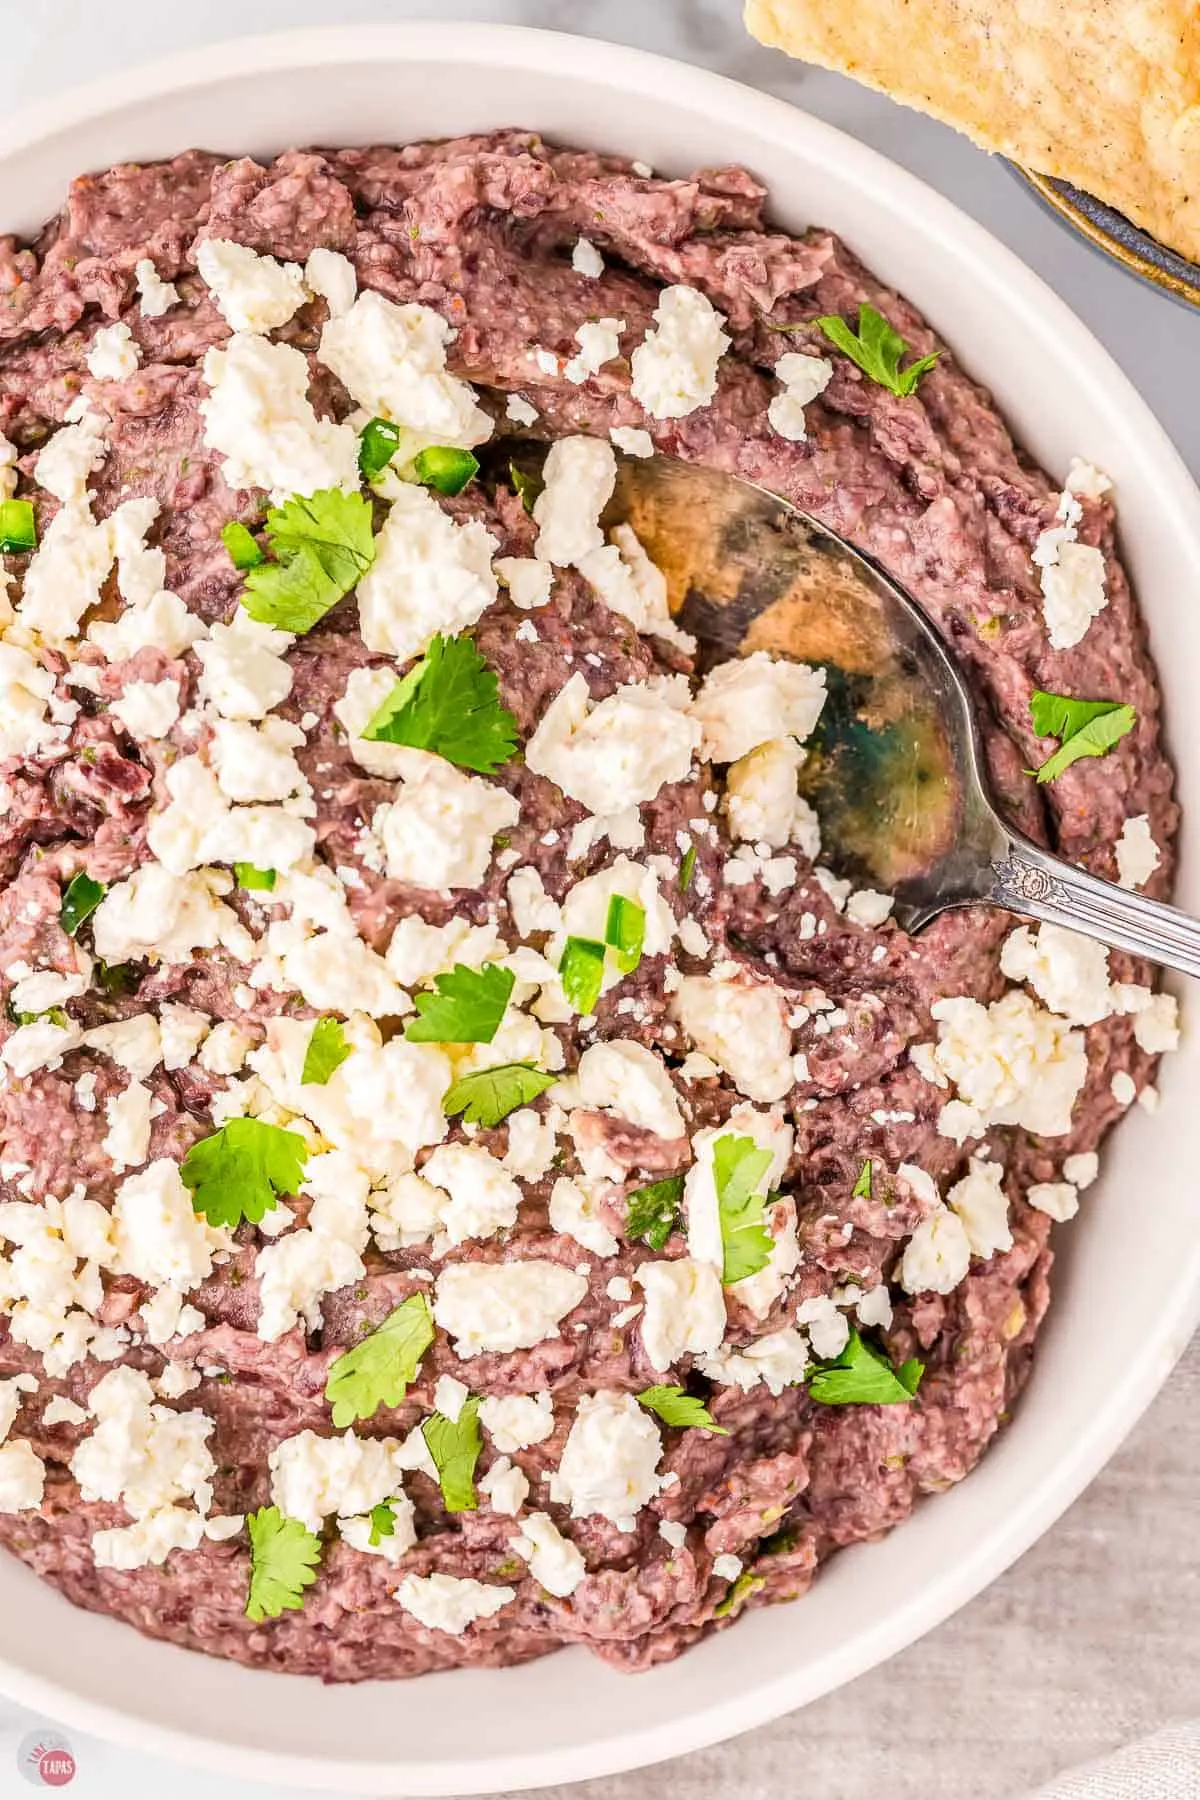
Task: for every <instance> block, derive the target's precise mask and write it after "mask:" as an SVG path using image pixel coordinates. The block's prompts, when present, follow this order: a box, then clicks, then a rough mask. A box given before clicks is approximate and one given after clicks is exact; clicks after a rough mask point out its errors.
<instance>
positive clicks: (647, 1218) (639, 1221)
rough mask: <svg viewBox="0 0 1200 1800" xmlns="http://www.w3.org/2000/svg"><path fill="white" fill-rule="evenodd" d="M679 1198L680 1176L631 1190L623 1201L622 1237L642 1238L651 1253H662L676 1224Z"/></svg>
mask: <svg viewBox="0 0 1200 1800" xmlns="http://www.w3.org/2000/svg"><path fill="white" fill-rule="evenodd" d="M682 1199H683V1176H682V1175H667V1176H666V1177H665V1178H664V1179H663V1180H662V1181H652V1182H650V1183H649V1185H648V1186H646V1187H640V1188H634V1190H633V1192H632V1194H630V1196H629V1199H628V1201H627V1202H626V1210H625V1236H626V1237H627V1238H630V1239H634V1238H644V1239H645V1241H646V1242H647V1243H648V1244H649V1246H650V1248H651V1249H652V1250H661V1249H662V1248H663V1246H664V1245H665V1243H666V1241H667V1239H668V1238H669V1237H670V1235H671V1233H672V1232H673V1231H674V1229H675V1227H676V1225H677V1224H678V1223H679V1206H680V1202H681V1201H682Z"/></svg>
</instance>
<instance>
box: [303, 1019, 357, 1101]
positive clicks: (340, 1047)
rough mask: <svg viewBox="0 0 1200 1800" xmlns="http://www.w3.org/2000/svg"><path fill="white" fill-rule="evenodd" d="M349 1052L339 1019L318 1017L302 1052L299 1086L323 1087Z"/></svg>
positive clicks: (344, 1032)
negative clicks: (302, 1064) (302, 1065)
mask: <svg viewBox="0 0 1200 1800" xmlns="http://www.w3.org/2000/svg"><path fill="white" fill-rule="evenodd" d="M349 1054H350V1046H349V1044H348V1043H347V1042H346V1031H345V1027H344V1026H343V1025H342V1022H341V1020H340V1019H318V1020H317V1022H316V1024H315V1025H314V1026H313V1032H312V1036H311V1037H310V1038H309V1040H308V1049H307V1050H306V1051H305V1052H304V1067H303V1068H302V1069H301V1071H300V1085H301V1087H324V1085H325V1083H326V1082H327V1081H328V1080H329V1077H330V1076H331V1075H332V1074H333V1072H334V1070H335V1069H340V1068H341V1066H342V1064H343V1063H344V1062H345V1060H346V1058H347V1057H348V1056H349Z"/></svg>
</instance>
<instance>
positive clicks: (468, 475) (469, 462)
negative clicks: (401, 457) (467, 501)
mask: <svg viewBox="0 0 1200 1800" xmlns="http://www.w3.org/2000/svg"><path fill="white" fill-rule="evenodd" d="M413 473H414V474H415V475H416V478H417V480H418V481H419V482H420V483H421V484H422V486H424V487H428V488H433V489H434V490H435V491H436V492H437V493H439V494H450V495H453V494H461V493H462V491H463V489H464V488H465V487H466V485H467V483H468V482H469V481H474V479H475V477H476V475H478V473H479V462H478V459H477V458H476V457H474V456H472V455H471V452H470V451H469V450H455V449H452V448H451V447H450V446H449V445H448V444H430V445H429V447H428V449H426V450H422V451H420V452H419V453H418V455H417V456H416V457H415V458H414V459H413Z"/></svg>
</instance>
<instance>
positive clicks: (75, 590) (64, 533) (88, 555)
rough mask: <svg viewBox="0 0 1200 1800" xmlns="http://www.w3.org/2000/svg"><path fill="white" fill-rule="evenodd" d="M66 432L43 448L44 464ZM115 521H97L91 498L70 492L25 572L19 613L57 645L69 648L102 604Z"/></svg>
mask: <svg viewBox="0 0 1200 1800" xmlns="http://www.w3.org/2000/svg"><path fill="white" fill-rule="evenodd" d="M72 429H77V428H75V427H73V428H72ZM65 436H66V433H65V432H61V431H60V432H59V433H58V435H57V437H55V438H52V439H51V440H50V446H49V448H48V449H46V450H43V451H42V455H41V458H40V460H39V463H38V467H39V469H40V468H41V466H42V463H44V462H45V460H46V458H47V456H49V454H50V451H51V450H53V449H54V447H55V445H56V444H57V442H58V439H59V438H62V437H65ZM43 485H46V484H45V483H44V484H43ZM64 485H66V484H64ZM110 524H111V522H110V521H109V520H105V522H104V523H103V524H102V525H97V524H96V522H95V520H94V519H93V518H92V515H91V511H90V508H89V506H88V504H87V501H86V499H84V500H80V499H72V498H69V497H68V498H66V499H64V501H63V504H62V505H61V506H60V507H59V509H58V511H57V512H56V513H55V515H54V517H53V518H52V519H51V521H50V523H49V525H48V526H47V527H46V530H45V531H44V532H43V534H42V540H41V545H40V547H39V549H38V551H37V554H36V555H35V556H34V558H33V560H32V562H31V563H30V565H29V568H28V569H27V570H26V573H25V590H24V593H23V595H22V597H21V603H20V605H19V606H18V608H17V618H18V620H19V621H20V623H21V625H22V626H23V627H24V628H25V629H26V630H28V631H31V632H36V633H37V634H38V636H39V637H40V638H41V639H42V641H43V642H44V643H46V644H48V645H50V647H51V648H52V649H55V650H65V649H66V648H67V647H68V645H70V644H71V643H72V641H73V640H74V639H75V637H76V636H77V635H78V632H79V625H80V621H81V620H82V618H83V616H84V614H85V613H86V612H88V611H89V610H90V609H91V608H92V607H93V606H97V605H99V603H100V599H101V590H102V588H103V586H104V583H105V581H106V580H107V579H108V574H109V570H110V569H111V568H112V565H113V555H114V551H113V535H112V530H111V529H110Z"/></svg>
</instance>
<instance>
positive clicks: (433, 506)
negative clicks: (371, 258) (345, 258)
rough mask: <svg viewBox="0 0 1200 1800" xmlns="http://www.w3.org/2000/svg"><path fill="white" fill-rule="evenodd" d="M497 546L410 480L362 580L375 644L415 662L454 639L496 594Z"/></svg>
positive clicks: (371, 646)
mask: <svg viewBox="0 0 1200 1800" xmlns="http://www.w3.org/2000/svg"><path fill="white" fill-rule="evenodd" d="M359 304H360V305H361V304H362V302H361V301H360V302H359ZM496 547H497V546H496V540H495V538H494V537H493V536H492V535H491V533H490V532H489V531H487V530H486V529H485V528H484V526H482V525H481V524H480V523H479V521H478V520H477V519H468V520H467V521H466V522H465V523H464V524H461V525H460V524H458V523H457V522H456V521H455V520H454V519H452V518H451V517H450V514H449V513H447V512H443V510H442V508H441V507H440V506H439V505H438V503H437V501H436V500H435V499H434V497H433V495H432V494H431V493H430V491H429V489H428V488H423V487H418V486H416V485H413V484H405V485H403V486H402V488H401V489H400V491H399V492H398V493H397V494H396V497H395V498H394V499H393V501H392V504H391V509H390V511H389V513H388V516H387V518H386V520H385V521H384V524H383V529H382V530H381V531H380V533H379V535H378V536H377V537H376V539H375V561H374V562H373V564H372V565H371V567H370V568H369V569H368V570H367V572H366V574H365V575H364V576H363V578H362V580H361V581H360V582H359V584H358V617H359V623H360V626H361V628H362V638H363V643H364V644H365V645H366V647H367V649H368V650H377V651H381V652H384V653H385V654H387V655H388V656H394V657H396V658H397V660H399V661H401V662H407V661H408V659H409V658H410V657H413V656H419V655H420V654H421V652H422V651H423V650H424V649H425V647H426V645H427V644H428V643H429V640H430V638H431V637H433V636H434V634H435V633H436V632H439V631H440V632H442V633H443V634H444V635H445V636H447V637H452V636H454V634H455V633H456V632H459V631H465V630H466V628H467V626H468V625H474V623H475V621H476V620H477V619H478V618H479V617H480V615H481V614H482V613H483V612H485V611H486V610H487V608H488V607H489V606H491V605H492V603H493V601H494V600H495V598H496V593H497V588H496V577H495V575H494V574H493V572H492V556H493V554H494V552H495V550H496Z"/></svg>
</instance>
